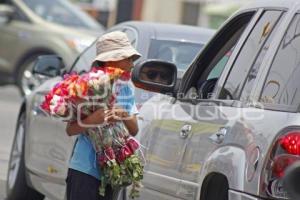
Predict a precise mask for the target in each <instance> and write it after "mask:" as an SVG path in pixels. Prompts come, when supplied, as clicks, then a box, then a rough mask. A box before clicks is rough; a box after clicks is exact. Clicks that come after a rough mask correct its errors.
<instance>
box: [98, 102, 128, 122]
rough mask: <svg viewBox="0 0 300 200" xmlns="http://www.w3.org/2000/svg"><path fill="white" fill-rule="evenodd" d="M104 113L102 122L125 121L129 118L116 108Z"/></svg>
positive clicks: (122, 110)
mask: <svg viewBox="0 0 300 200" xmlns="http://www.w3.org/2000/svg"><path fill="white" fill-rule="evenodd" d="M104 113H105V114H104V121H105V122H108V123H112V122H116V121H121V120H126V119H128V117H129V114H128V113H127V112H126V111H125V110H124V109H123V108H121V107H118V106H115V107H113V108H112V109H109V110H106V111H105V112H104Z"/></svg>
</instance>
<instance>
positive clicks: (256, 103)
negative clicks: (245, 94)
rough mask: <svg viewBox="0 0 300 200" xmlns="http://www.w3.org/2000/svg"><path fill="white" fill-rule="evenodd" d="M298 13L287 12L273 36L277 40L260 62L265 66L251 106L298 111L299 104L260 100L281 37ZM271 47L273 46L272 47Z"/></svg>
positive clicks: (299, 109) (272, 109)
mask: <svg viewBox="0 0 300 200" xmlns="http://www.w3.org/2000/svg"><path fill="white" fill-rule="evenodd" d="M299 14H300V10H298V11H297V12H291V13H289V14H287V16H286V17H285V19H283V21H282V23H281V26H283V27H281V32H280V33H279V31H278V33H277V36H275V37H274V39H273V40H274V41H277V42H276V43H274V44H273V46H270V49H272V50H271V51H270V52H269V54H268V53H267V55H266V56H268V57H269V58H268V60H267V61H266V62H263V63H262V64H265V66H267V67H266V68H265V69H264V70H263V71H262V72H261V77H260V80H259V82H258V83H257V86H256V91H255V96H256V99H255V101H253V102H252V107H256V108H259V109H264V110H271V111H282V112H293V113H297V112H299V111H300V105H299V106H290V105H283V104H273V103H265V102H261V101H260V99H261V96H262V93H263V90H264V86H265V84H266V81H267V78H268V75H269V72H270V70H271V68H272V65H273V63H274V61H275V58H276V55H277V54H278V51H279V48H280V46H281V44H282V42H283V39H284V37H285V35H286V33H287V31H288V29H289V28H290V26H291V24H292V23H293V20H294V18H295V16H296V15H299ZM272 47H273V48H272Z"/></svg>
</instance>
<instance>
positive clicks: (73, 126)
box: [66, 108, 104, 136]
mask: <svg viewBox="0 0 300 200" xmlns="http://www.w3.org/2000/svg"><path fill="white" fill-rule="evenodd" d="M103 122H104V109H102V108H100V109H98V110H96V111H95V112H93V113H92V114H91V115H89V116H88V117H86V118H85V119H83V120H82V121H81V123H80V124H79V123H78V121H77V120H76V121H74V122H68V124H67V127H66V132H67V134H68V135H69V136H72V135H78V134H80V133H83V132H85V131H86V129H88V127H87V126H84V125H96V124H102V123H103ZM81 125H82V126H81Z"/></svg>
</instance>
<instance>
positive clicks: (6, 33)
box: [0, 0, 104, 94]
mask: <svg viewBox="0 0 300 200" xmlns="http://www.w3.org/2000/svg"><path fill="white" fill-rule="evenodd" d="M103 32H104V28H103V26H102V25H101V24H99V23H98V22H97V21H96V20H94V19H93V18H91V17H90V16H88V15H87V14H86V13H85V12H83V11H82V10H81V9H79V8H78V7H76V6H74V5H72V4H71V3H70V2H69V1H65V0H0V85H4V84H16V85H17V86H18V87H19V89H20V91H21V92H22V94H29V93H30V92H31V91H32V89H33V88H34V86H36V85H38V84H39V82H38V81H37V80H36V79H35V78H34V77H33V76H32V73H31V70H32V66H33V62H34V60H35V59H36V58H37V57H38V56H39V55H44V54H55V55H59V56H61V57H62V58H63V60H64V63H65V65H66V66H67V68H68V67H70V66H71V64H72V63H73V61H74V59H75V58H76V57H77V56H78V54H79V53H80V52H81V51H82V50H84V49H85V48H86V47H87V46H89V45H90V44H91V43H92V42H93V41H94V40H95V38H96V37H97V36H99V35H100V34H102V33H103Z"/></svg>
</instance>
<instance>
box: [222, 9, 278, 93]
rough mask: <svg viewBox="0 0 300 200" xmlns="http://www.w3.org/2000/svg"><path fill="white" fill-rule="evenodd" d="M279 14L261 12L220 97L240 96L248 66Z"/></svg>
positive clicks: (250, 64)
mask: <svg viewBox="0 0 300 200" xmlns="http://www.w3.org/2000/svg"><path fill="white" fill-rule="evenodd" d="M281 14H282V12H281V11H266V12H264V13H263V15H262V17H261V18H260V19H259V21H258V22H257V24H256V25H255V27H254V28H253V30H252V31H251V33H250V35H249V37H248V38H247V40H246V43H245V44H244V46H243V48H242V50H241V51H240V53H239V56H238V57H237V59H236V61H235V63H234V65H233V67H232V68H231V71H230V73H229V75H228V77H227V80H226V82H225V84H224V86H223V88H222V90H221V93H220V96H219V98H220V99H239V98H240V94H241V91H242V88H243V84H244V81H245V79H246V77H247V75H248V73H249V71H250V68H251V66H252V64H253V62H254V61H255V59H256V58H257V55H258V52H259V51H260V49H261V48H262V47H263V45H264V43H265V41H266V39H267V38H268V36H269V35H270V33H271V31H272V29H273V27H274V26H275V24H276V22H277V21H278V19H279V17H280V16H281Z"/></svg>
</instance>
